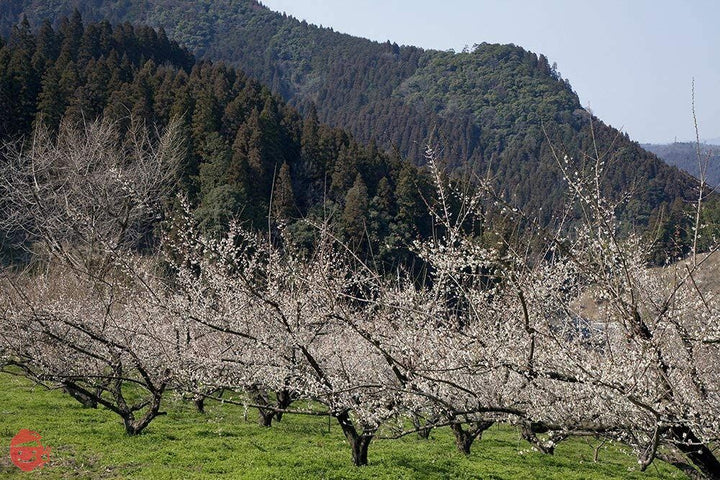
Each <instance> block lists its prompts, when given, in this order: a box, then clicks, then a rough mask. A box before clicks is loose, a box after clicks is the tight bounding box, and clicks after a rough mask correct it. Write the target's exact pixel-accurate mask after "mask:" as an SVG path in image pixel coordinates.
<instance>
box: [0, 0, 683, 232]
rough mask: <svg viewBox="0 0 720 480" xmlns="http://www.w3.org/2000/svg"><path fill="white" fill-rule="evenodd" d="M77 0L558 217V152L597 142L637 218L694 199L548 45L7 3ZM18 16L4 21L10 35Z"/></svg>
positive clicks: (149, 7)
mask: <svg viewBox="0 0 720 480" xmlns="http://www.w3.org/2000/svg"><path fill="white" fill-rule="evenodd" d="M74 7H78V8H80V11H81V12H82V13H83V14H84V15H86V16H87V18H89V19H94V20H98V19H99V18H100V17H102V18H108V19H109V20H111V21H113V22H123V21H131V22H133V23H147V24H149V25H152V26H154V27H164V28H165V29H166V30H167V32H168V36H170V37H171V38H173V39H174V40H177V41H179V42H180V43H182V44H184V45H186V46H188V47H189V48H190V49H191V50H192V51H193V52H195V53H196V54H197V55H199V56H201V57H207V58H211V59H215V60H222V61H226V62H228V63H231V64H233V65H237V66H239V67H240V68H242V69H243V70H244V71H245V72H247V74H248V75H249V76H251V77H252V78H255V79H257V80H259V81H260V82H262V83H264V84H266V85H268V86H269V87H270V88H271V89H272V90H273V91H274V92H276V93H279V94H281V95H282V96H283V97H284V98H285V99H286V100H288V101H289V102H290V104H291V105H294V106H295V107H297V108H298V109H299V110H300V111H301V113H303V114H304V115H308V114H309V113H310V112H317V116H318V119H319V120H320V121H321V122H324V123H327V124H329V125H331V126H334V127H342V128H347V129H348V130H349V131H350V132H351V133H352V134H353V135H354V136H355V137H356V138H358V139H359V140H361V141H362V142H364V143H366V144H371V143H373V142H377V144H378V146H380V147H382V148H384V149H393V148H396V149H397V150H398V152H399V153H400V154H401V155H403V156H406V157H408V158H410V159H412V160H413V161H414V162H415V163H418V164H422V163H423V161H424V152H425V147H426V146H427V145H428V143H430V144H432V145H433V146H434V147H437V148H436V150H437V151H439V152H441V153H442V156H443V159H442V160H443V161H444V162H445V164H447V165H449V166H450V167H451V168H453V169H456V170H458V171H461V172H464V173H463V175H468V174H470V175H472V174H481V175H486V174H487V175H490V176H491V177H492V178H494V179H495V185H496V187H497V189H498V191H499V192H501V195H502V196H503V197H504V198H505V199H506V200H507V201H509V202H511V203H513V204H516V205H518V206H519V207H523V208H525V209H526V210H528V211H532V212H534V213H536V214H538V215H539V216H541V217H542V218H541V220H542V221H543V222H544V223H548V222H550V221H551V220H552V217H553V215H554V214H556V213H557V212H558V211H559V209H560V208H561V206H562V204H563V202H564V199H563V194H562V193H561V189H560V188H558V187H559V186H560V185H561V183H562V178H561V175H560V173H559V171H558V168H557V159H556V158H555V152H556V151H557V150H561V151H562V152H563V153H565V154H567V155H568V156H569V157H571V158H573V159H575V160H576V161H577V162H578V163H579V164H582V163H583V162H584V161H585V160H587V157H588V156H591V155H593V154H594V153H593V152H594V149H595V146H597V151H599V152H609V154H608V158H606V159H605V160H607V163H608V165H609V167H608V170H609V172H608V175H607V178H606V179H605V183H604V187H605V190H606V193H608V194H611V195H615V196H617V195H620V194H622V193H624V192H627V191H629V190H631V189H633V188H634V189H635V191H636V194H637V198H636V201H635V202H634V204H633V205H630V206H628V207H626V208H627V209H628V212H627V215H626V216H625V217H626V218H629V219H630V218H631V219H632V220H631V221H632V222H633V223H637V224H639V225H647V224H648V222H649V221H650V218H651V216H652V213H653V212H654V211H655V210H657V209H658V208H659V207H660V206H661V205H662V204H669V203H671V202H672V201H673V200H674V199H675V198H677V197H681V198H683V199H685V200H689V199H690V196H691V191H692V184H693V180H692V179H691V178H689V177H688V176H685V175H684V174H683V173H681V172H680V171H679V170H674V169H672V168H671V167H667V166H666V165H665V164H664V163H663V162H661V161H660V160H658V159H657V158H656V157H655V156H654V155H652V154H650V153H648V152H646V151H644V150H643V149H641V148H640V146H639V144H637V143H636V142H632V141H630V139H629V138H628V137H627V136H626V135H623V134H621V133H620V132H618V131H617V130H615V129H613V128H612V127H610V126H607V125H605V124H603V123H602V122H601V121H600V120H599V119H597V118H595V117H593V116H592V115H591V114H590V113H589V112H587V111H585V110H584V109H583V108H582V106H581V105H580V103H579V100H578V98H577V95H576V94H575V93H574V92H573V91H572V88H571V86H570V84H569V83H568V82H567V81H565V80H563V79H561V78H560V76H559V75H558V74H557V71H555V70H554V68H553V67H551V66H550V65H549V64H548V60H547V58H546V57H545V56H544V55H537V54H535V53H532V52H528V51H526V50H524V49H522V48H520V47H516V46H514V45H490V44H486V43H480V44H477V45H476V46H475V47H474V48H473V49H472V51H466V52H460V53H450V52H441V51H436V50H423V49H421V48H417V47H412V46H398V45H397V44H395V43H391V42H390V41H388V42H385V43H380V42H375V41H372V40H367V39H359V38H357V37H353V36H350V35H347V34H342V33H337V32H334V31H333V30H332V29H329V28H320V27H315V26H312V25H310V24H308V23H307V22H304V21H300V20H297V19H294V18H292V17H288V16H287V15H283V14H280V13H275V12H272V11H270V10H269V9H268V8H267V7H265V6H263V5H262V4H261V3H259V2H256V1H253V0H245V1H232V0H220V1H210V0H199V1H196V2H190V1H188V0H174V1H171V0H154V1H150V0H105V1H103V0H90V1H87V2H82V3H78V2H75V1H70V0H65V1H63V0H59V1H56V2H53V3H52V4H48V3H47V2H40V1H38V0H9V3H7V4H5V6H3V7H0V13H3V11H2V10H4V12H10V13H12V14H13V15H15V17H14V19H17V18H18V17H20V16H21V15H22V14H23V13H26V14H28V18H30V19H31V23H37V22H39V21H40V19H41V17H42V16H48V17H50V18H53V19H57V15H59V14H61V13H69V11H71V10H72V9H73V8H74ZM0 18H5V19H8V18H10V17H9V16H7V15H6V16H4V17H3V16H0ZM8 23H10V22H8V21H7V20H6V21H5V23H2V22H0V32H3V30H2V29H3V28H6V27H5V26H4V25H6V24H8ZM579 168H581V165H580V167H579ZM638 185H643V187H641V188H638Z"/></svg>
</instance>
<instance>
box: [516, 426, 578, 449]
mask: <svg viewBox="0 0 720 480" xmlns="http://www.w3.org/2000/svg"><path fill="white" fill-rule="evenodd" d="M548 431H549V430H548V428H547V427H545V426H544V425H542V424H540V423H526V424H523V426H522V428H521V429H520V432H521V434H522V437H523V438H524V439H525V440H527V441H528V442H530V443H531V444H532V445H533V446H534V447H535V448H537V449H538V450H539V451H540V452H541V453H544V454H546V455H554V454H555V447H556V446H557V444H558V443H560V442H561V441H563V440H565V439H566V438H567V435H566V434H564V433H560V432H550V435H549V437H548V439H547V440H541V439H539V438H538V437H537V435H536V434H538V433H546V432H548Z"/></svg>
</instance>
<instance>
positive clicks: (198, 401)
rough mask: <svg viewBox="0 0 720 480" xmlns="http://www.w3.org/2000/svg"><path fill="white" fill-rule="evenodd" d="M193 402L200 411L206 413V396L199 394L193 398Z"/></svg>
mask: <svg viewBox="0 0 720 480" xmlns="http://www.w3.org/2000/svg"><path fill="white" fill-rule="evenodd" d="M193 403H194V404H195V408H196V409H197V411H198V413H202V414H204V413H205V397H203V396H198V397H195V398H194V399H193Z"/></svg>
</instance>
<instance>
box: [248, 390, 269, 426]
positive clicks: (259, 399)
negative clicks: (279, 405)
mask: <svg viewBox="0 0 720 480" xmlns="http://www.w3.org/2000/svg"><path fill="white" fill-rule="evenodd" d="M248 393H249V394H250V396H251V398H252V399H253V401H254V402H255V404H256V405H258V413H259V416H258V423H259V424H260V426H261V427H271V426H272V421H273V418H274V417H275V408H273V406H271V405H270V399H269V398H268V394H267V391H266V390H265V389H261V388H258V387H256V386H252V387H249V388H248ZM263 406H266V407H267V408H263Z"/></svg>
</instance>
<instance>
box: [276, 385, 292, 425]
mask: <svg viewBox="0 0 720 480" xmlns="http://www.w3.org/2000/svg"><path fill="white" fill-rule="evenodd" d="M275 396H276V397H277V406H278V409H280V410H285V409H287V408H288V407H289V406H290V404H291V403H292V402H293V400H294V398H293V395H292V394H291V393H290V392H289V391H288V390H279V391H278V392H277V393H276V394H275ZM282 416H283V412H280V411H277V412H275V419H276V420H277V421H278V422H279V421H280V420H282Z"/></svg>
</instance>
